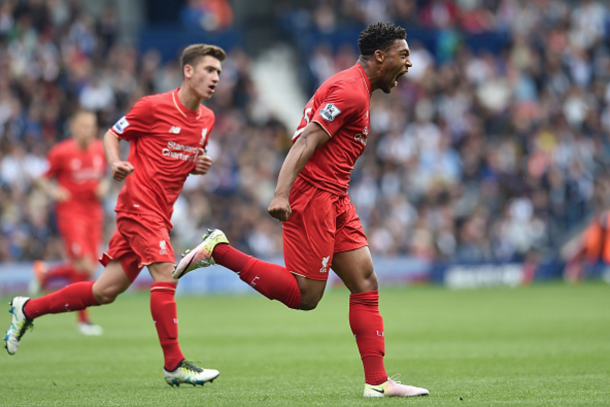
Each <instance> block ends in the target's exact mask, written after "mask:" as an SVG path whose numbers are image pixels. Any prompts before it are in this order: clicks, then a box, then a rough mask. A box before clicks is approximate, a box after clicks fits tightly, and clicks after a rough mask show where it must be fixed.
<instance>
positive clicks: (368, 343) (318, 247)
mask: <svg viewBox="0 0 610 407" xmlns="http://www.w3.org/2000/svg"><path fill="white" fill-rule="evenodd" d="M358 47H359V48H360V53H361V55H360V57H359V59H358V61H357V63H356V64H355V65H354V66H353V67H352V68H350V69H347V70H345V71H342V72H339V73H338V74H336V75H334V76H332V77H331V78H330V79H328V80H327V81H326V82H324V83H323V84H322V86H320V88H319V89H318V90H317V91H316V93H315V94H314V96H313V98H312V99H311V100H310V101H309V103H307V105H306V106H305V110H304V113H303V119H302V120H301V123H300V125H299V127H298V128H297V131H296V132H295V134H294V136H293V145H292V148H291V149H290V151H289V153H288V155H287V156H286V159H285V161H284V164H283V165H282V168H281V170H280V174H279V177H278V182H277V188H276V190H275V196H274V198H273V200H272V201H271V204H270V205H269V209H268V211H269V214H270V215H271V216H273V217H274V218H276V219H278V220H279V221H281V222H283V239H284V260H285V263H286V268H284V267H281V266H278V265H275V264H270V263H265V262H262V261H260V260H258V259H255V258H253V257H250V256H248V255H246V254H244V253H242V252H240V251H238V250H236V249H234V248H233V247H231V246H230V245H229V244H228V240H227V238H226V237H225V235H224V233H223V232H222V231H220V230H218V229H216V230H214V231H211V233H209V234H208V235H207V236H204V240H203V242H202V243H201V244H200V245H199V246H197V247H196V248H195V249H194V250H192V251H190V252H189V253H188V254H187V255H186V256H184V258H183V259H182V261H181V262H180V263H179V264H178V266H177V268H176V270H175V271H174V277H175V278H180V277H181V276H182V275H184V274H186V273H188V272H189V271H191V270H194V269H196V268H199V267H206V266H209V265H211V264H220V265H222V266H224V267H226V268H228V269H230V270H232V271H234V272H236V273H237V274H239V277H240V278H241V279H242V280H243V281H244V282H246V283H247V284H250V285H251V286H252V287H253V288H254V289H255V290H257V291H258V292H260V293H261V294H263V295H264V296H266V297H267V298H269V299H272V300H278V301H281V302H282V303H284V304H285V305H287V306H288V307H290V308H294V309H302V310H311V309H314V308H315V307H316V305H317V304H318V302H319V301H320V299H321V298H322V295H323V294H324V288H325V287H326V281H327V279H328V272H329V270H330V269H331V268H332V270H334V271H335V273H337V275H338V276H339V277H340V278H341V279H342V280H343V282H344V283H345V285H346V286H347V288H348V289H349V290H350V291H351V295H350V300H349V306H350V308H349V323H350V326H351V329H352V332H353V334H354V337H355V338H356V343H357V345H358V349H359V351H360V356H361V358H362V363H363V365H364V375H365V385H364V396H365V397H395V396H397V397H410V396H424V395H427V394H429V392H428V390H426V389H423V388H419V387H414V386H407V385H403V384H400V383H399V382H395V381H393V380H391V379H389V378H388V375H387V374H386V371H385V367H384V363H383V357H384V354H385V344H384V336H385V334H384V331H383V321H382V318H381V316H380V315H379V309H378V303H379V295H378V291H377V276H376V275H375V271H374V270H373V261H372V259H371V254H370V252H369V249H368V245H367V239H366V236H365V235H364V231H363V229H362V225H361V222H360V218H359V217H358V215H357V214H356V210H355V209H354V206H353V205H352V203H351V202H350V200H349V197H348V195H347V188H348V183H349V180H350V175H351V171H352V170H353V168H354V163H355V162H356V160H357V159H358V157H359V156H360V155H361V154H362V153H363V151H364V148H365V146H366V143H367V140H368V134H369V119H370V118H369V105H370V98H371V94H372V92H373V91H375V90H376V89H381V90H382V91H383V92H384V93H390V91H391V90H392V88H393V87H395V86H396V85H397V79H398V77H399V76H401V75H403V74H405V73H407V71H408V69H409V67H411V66H412V64H411V61H410V59H409V53H410V51H409V46H408V45H407V41H406V33H405V30H404V29H403V28H401V27H397V26H394V25H393V24H383V23H376V24H371V25H369V26H368V27H367V28H366V29H365V30H364V31H363V32H362V33H361V35H360V39H359V41H358Z"/></svg>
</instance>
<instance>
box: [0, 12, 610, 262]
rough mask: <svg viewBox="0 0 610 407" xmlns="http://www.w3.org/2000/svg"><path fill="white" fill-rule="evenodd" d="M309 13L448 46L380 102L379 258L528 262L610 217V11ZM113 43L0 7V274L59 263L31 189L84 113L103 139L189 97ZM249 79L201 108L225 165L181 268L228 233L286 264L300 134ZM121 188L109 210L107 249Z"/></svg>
mask: <svg viewBox="0 0 610 407" xmlns="http://www.w3.org/2000/svg"><path fill="white" fill-rule="evenodd" d="M313 3H314V4H313V7H312V8H310V9H308V10H306V11H304V12H305V13H308V15H309V16H310V20H311V21H312V24H314V25H315V26H316V27H317V28H318V29H326V30H329V29H331V28H332V27H333V26H334V25H340V24H342V23H344V22H346V21H347V22H354V21H356V22H360V23H368V22H370V21H377V20H389V19H390V16H393V19H394V20H395V21H397V22H398V23H401V22H404V25H405V26H406V28H407V32H409V27H410V26H418V27H422V26H423V27H425V28H430V29H438V30H441V31H442V32H448V33H450V34H451V35H448V36H446V38H447V41H445V42H444V43H443V44H444V45H443V47H440V48H439V49H438V50H437V52H436V55H433V54H431V53H430V51H428V50H426V49H425V48H424V47H423V46H422V45H421V44H419V43H418V42H417V41H413V42H410V46H411V51H412V57H411V59H412V61H413V65H414V66H413V68H412V69H411V70H410V72H409V73H408V74H407V75H406V76H403V77H402V78H401V79H400V80H399V86H398V88H397V89H395V90H394V92H392V94H391V95H390V97H385V95H376V94H374V97H373V100H372V102H371V132H370V139H369V142H368V146H367V151H366V153H365V156H364V157H362V159H361V160H360V161H359V166H358V168H357V169H356V171H355V172H354V175H353V178H352V186H351V189H350V196H351V198H352V200H353V202H354V204H355V205H356V207H357V209H358V212H359V215H360V217H361V219H362V221H363V225H364V227H365V231H366V232H367V235H368V237H369V243H370V247H371V250H372V252H373V254H387V255H396V254H410V255H415V256H420V257H423V258H428V259H437V260H442V259H460V260H483V259H497V260H507V259H519V258H524V257H526V256H529V255H532V253H547V252H549V251H553V250H556V249H557V245H558V244H559V243H561V241H562V240H561V239H562V238H563V237H564V236H565V235H566V233H569V232H571V231H572V230H573V228H574V227H575V226H577V225H579V224H581V223H582V222H583V221H584V220H585V219H586V218H587V216H589V215H590V214H591V212H592V211H594V210H596V209H598V208H603V207H608V206H610V205H609V203H608V198H609V196H608V195H609V193H608V191H609V188H608V185H609V184H610V176H609V175H608V173H606V172H605V171H604V168H605V166H606V165H607V164H608V158H609V157H610V154H609V153H610V143H609V141H610V140H609V137H608V136H609V134H610V85H609V84H610V77H609V76H610V36H609V33H608V29H607V27H608V7H607V6H606V5H605V3H603V2H599V1H591V0H589V1H587V0H584V1H582V2H577V3H576V6H573V2H566V1H563V0H553V1H550V0H537V1H528V2H524V1H518V0H456V1H450V0H434V1H428V2H421V1H414V0H412V1H409V0H404V1H393V0H388V1H380V0H342V1H339V0H335V1H332V0H328V1H321V0H318V1H315V2H313ZM284 11H285V10H284ZM299 12H303V11H299ZM441 31H439V32H441ZM484 31H503V32H506V33H508V34H509V35H510V37H511V41H510V42H509V44H508V45H507V46H506V47H505V48H504V49H502V50H500V51H499V52H487V51H481V52H476V53H475V52H472V51H470V50H469V49H468V47H467V46H465V44H464V42H463V41H461V40H460V35H461V33H462V32H484ZM118 34H119V33H118V24H117V16H116V15H115V14H114V13H113V11H112V9H108V10H106V11H104V12H103V13H102V14H101V15H100V16H99V18H98V19H97V20H95V21H94V20H92V19H91V18H90V17H88V16H87V15H86V14H85V13H84V12H83V10H82V9H81V7H80V6H79V1H77V0H70V1H68V0H48V1H43V0H30V1H19V2H17V1H11V0H7V1H4V2H2V4H0V203H1V213H0V227H1V228H2V233H1V234H0V261H13V260H35V259H39V258H45V259H48V260H52V259H56V258H59V257H60V256H61V250H62V248H61V244H60V242H59V241H58V238H57V231H56V228H55V224H54V219H53V211H52V203H51V202H49V201H48V199H47V198H45V196H44V195H43V194H42V193H40V192H38V191H36V190H35V189H34V188H33V187H32V180H33V179H34V178H35V177H37V176H39V175H40V174H41V173H42V171H44V168H45V154H46V152H47V151H48V149H49V148H50V146H52V145H53V144H54V143H56V142H57V141H59V140H62V139H64V138H65V137H66V136H67V135H66V134H65V129H66V120H67V118H68V117H69V116H70V114H71V113H72V112H74V111H75V110H76V109H77V108H78V107H79V106H80V107H83V108H86V109H90V110H93V111H95V112H96V113H97V115H98V118H99V124H100V134H103V132H104V131H105V130H106V129H107V128H109V126H110V125H112V124H113V123H114V121H115V120H117V119H118V118H120V117H121V116H122V115H123V114H124V113H125V112H126V111H127V110H128V109H129V108H130V107H131V106H132V105H133V103H134V102H135V101H136V100H137V99H138V98H140V97H142V96H144V95H147V94H151V93H159V92H164V91H167V90H170V89H173V88H175V87H177V86H179V84H180V83H181V73H180V66H179V64H178V63H177V61H168V62H163V61H162V60H161V57H160V55H159V54H158V53H157V52H155V51H147V52H145V53H140V52H139V51H138V49H137V48H136V47H134V46H130V45H125V44H123V43H122V42H120V41H118V40H117V38H118V37H119V35H118ZM355 40H356V39H355V38H353V39H352V43H351V44H350V46H346V47H341V46H339V47H330V46H328V45H326V44H319V46H317V47H316V48H315V49H314V50H313V51H312V53H311V55H307V56H306V57H305V58H304V59H303V63H304V64H307V68H308V69H309V70H310V72H311V77H312V78H313V80H314V83H312V84H309V87H311V86H317V85H318V84H319V83H321V82H322V81H324V80H325V79H326V78H327V77H329V76H330V75H332V74H333V73H335V72H337V71H339V70H341V69H345V68H348V67H350V66H351V65H353V63H354V61H355V60H356V58H357V53H356V51H355V49H354V48H353V43H354V42H355ZM407 40H409V38H407ZM334 45H336V44H334ZM441 51H442V55H440V53H441ZM496 51H497V50H496ZM251 62H252V61H251V57H250V56H248V55H247V54H246V53H245V52H244V51H243V50H241V49H237V48H236V49H233V50H230V52H229V58H228V59H227V61H226V62H225V63H224V64H223V74H222V79H221V82H220V86H219V87H218V89H217V91H216V93H215V95H214V97H213V98H212V99H211V100H210V101H209V102H207V103H206V105H207V106H209V107H210V108H212V109H213V110H214V112H215V113H216V125H215V128H214V131H213V133H212V136H211V141H210V145H209V151H208V153H209V155H210V156H212V158H213V159H214V165H213V167H212V170H211V171H210V173H209V174H208V175H206V176H205V177H190V178H189V179H188V180H187V183H186V185H185V192H184V193H183V195H182V196H181V197H180V198H179V200H178V202H177V203H176V207H175V212H174V217H173V222H174V225H175V228H174V231H173V236H172V239H173V242H175V249H176V251H177V252H178V251H180V250H181V249H183V248H185V247H186V246H188V245H190V244H191V243H192V242H193V241H195V240H196V239H197V236H198V235H199V234H200V233H201V232H202V231H203V230H205V228H207V227H221V228H223V229H224V230H225V232H226V233H227V236H228V237H229V239H230V240H231V242H232V243H233V244H234V245H235V246H236V247H237V248H239V249H242V250H244V251H246V252H249V253H252V254H255V255H257V256H262V257H270V256H277V255H279V254H281V250H282V244H281V230H280V226H279V224H277V222H274V221H273V220H272V219H271V218H270V217H269V216H268V215H267V214H266V208H267V206H268V204H269V201H270V199H271V197H272V194H273V191H274V188H275V181H276V177H277V173H278V171H279V166H280V165H281V162H282V160H283V157H284V156H285V154H286V152H287V150H288V148H289V147H290V135H291V133H292V131H293V130H294V129H287V128H286V127H285V126H284V124H282V123H281V122H280V121H278V120H276V119H275V118H274V117H273V115H271V114H268V112H267V111H266V110H265V109H262V108H261V106H260V103H257V101H258V97H257V93H258V92H259V90H257V89H256V87H255V85H254V83H253V81H252V78H251V76H250V69H249V67H250V64H251ZM286 91H289V90H286ZM125 147H127V146H125ZM120 186H121V185H120V184H117V183H114V185H113V188H112V191H111V193H110V194H109V195H108V197H107V199H106V200H105V206H106V213H107V225H108V227H107V230H106V236H107V239H108V238H109V237H110V235H111V233H112V231H113V230H112V228H113V225H114V222H113V212H112V211H113V208H114V204H115V203H116V196H117V194H118V191H119V189H120ZM107 239H106V241H107Z"/></svg>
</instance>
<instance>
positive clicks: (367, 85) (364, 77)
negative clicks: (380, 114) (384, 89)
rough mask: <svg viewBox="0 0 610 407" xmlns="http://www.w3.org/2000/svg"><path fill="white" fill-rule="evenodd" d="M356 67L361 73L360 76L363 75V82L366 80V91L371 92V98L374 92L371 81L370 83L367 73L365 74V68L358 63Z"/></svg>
mask: <svg viewBox="0 0 610 407" xmlns="http://www.w3.org/2000/svg"><path fill="white" fill-rule="evenodd" d="M355 67H356V69H357V70H358V72H360V75H362V80H364V85H365V86H366V90H367V91H368V92H369V97H370V96H372V95H373V91H372V90H371V81H370V79H369V77H368V75H367V74H366V72H364V68H363V67H362V65H360V64H359V63H358V62H356V65H355Z"/></svg>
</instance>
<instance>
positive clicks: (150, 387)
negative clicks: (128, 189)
mask: <svg viewBox="0 0 610 407" xmlns="http://www.w3.org/2000/svg"><path fill="white" fill-rule="evenodd" d="M347 295H348V294H347V292H346V291H344V290H331V291H330V292H327V293H326V297H325V298H324V300H323V301H322V303H321V304H320V305H319V307H318V309H317V310H315V311H312V312H296V311H291V310H288V309H285V308H284V307H283V306H282V305H281V304H279V303H276V302H271V301H268V300H266V299H264V298H262V297H259V296H244V297H230V296H227V297H219V296H211V297H179V298H178V300H177V301H178V310H179V317H180V340H181V346H182V349H183V351H184V353H185V355H187V357H189V358H192V359H195V360H198V361H201V362H202V364H203V365H204V366H207V367H213V368H217V369H219V370H220V371H221V372H222V374H221V376H220V377H219V378H218V380H216V381H215V382H214V383H213V384H207V385H206V386H205V387H203V388H201V387H197V388H194V387H191V386H186V385H182V386H181V387H180V388H170V387H169V386H168V385H166V384H165V382H164V380H163V375H162V373H161V368H162V354H161V350H160V348H159V346H158V344H157V338H156V333H155V330H154V326H153V323H152V320H151V317H150V314H149V309H148V295H147V294H127V295H124V296H123V297H120V298H119V300H117V302H116V303H114V304H111V305H108V306H105V307H101V308H97V309H93V310H92V315H93V318H94V320H95V321H96V322H98V323H100V324H101V325H103V326H104V328H105V333H104V335H103V336H101V337H95V338H88V337H83V336H80V335H79V334H77V333H76V331H75V328H74V319H73V318H74V316H73V315H67V314H64V315H51V316H47V317H44V318H41V319H39V320H37V321H36V326H35V329H34V331H32V332H28V333H27V335H26V336H25V337H24V340H23V342H22V345H21V348H20V350H19V353H18V354H17V355H15V356H10V357H9V356H8V355H7V354H4V355H0V383H1V385H0V405H10V406H29V405H58V406H59V405H61V406H112V405H116V406H161V405H167V406H174V405H179V406H199V405H209V406H239V405H263V406H329V405H330V406H359V405H366V406H372V405H399V404H400V405H402V404H403V403H409V404H412V405H415V404H417V405H432V406H443V405H451V406H453V405H469V406H478V405H480V406H493V405H502V406H504V405H519V406H521V405H526V406H566V405H588V406H591V405H593V406H601V405H610V286H609V285H607V284H602V283H589V284H584V285H581V286H567V285H563V284H551V285H535V286H531V287H528V288H518V289H481V290H474V291H450V290H448V289H445V288H438V287H421V288H392V289H386V290H383V291H382V292H381V312H382V314H383V316H384V320H385V332H386V355H387V356H386V367H387V371H388V373H389V374H390V375H392V374H394V373H398V372H400V373H402V378H401V379H402V380H403V381H404V382H408V383H412V384H414V385H418V386H423V387H427V388H428V389H430V391H431V396H430V397H425V398H418V399H410V400H400V399H383V400H379V399H373V400H370V399H363V398H362V383H363V374H362V368H361V364H360V358H359V357H358V353H357V348H356V345H355V342H354V340H353V337H352V335H351V332H350V330H349V325H348V322H347V310H348V305H347ZM7 309H8V308H7ZM0 315H4V317H3V320H2V321H4V322H2V324H4V325H6V326H8V323H9V322H8V321H9V319H8V314H6V313H4V311H3V313H2V314H0ZM3 329H4V328H3ZM460 400H461V401H460Z"/></svg>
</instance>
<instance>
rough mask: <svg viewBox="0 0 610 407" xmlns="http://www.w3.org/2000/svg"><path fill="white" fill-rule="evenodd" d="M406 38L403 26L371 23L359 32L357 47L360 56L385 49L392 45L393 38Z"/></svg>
mask: <svg viewBox="0 0 610 407" xmlns="http://www.w3.org/2000/svg"><path fill="white" fill-rule="evenodd" d="M405 39H407V32H406V31H405V29H404V28H402V27H400V26H397V25H394V24H392V23H382V22H378V23H373V24H370V25H369V26H368V27H366V28H365V29H364V31H362V32H361V33H360V38H359V39H358V48H359V49H360V54H361V55H362V56H365V57H366V56H371V55H373V54H374V53H375V51H376V50H378V49H379V50H382V51H385V50H387V49H388V48H390V47H391V46H392V44H393V43H394V41H395V40H405Z"/></svg>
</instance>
